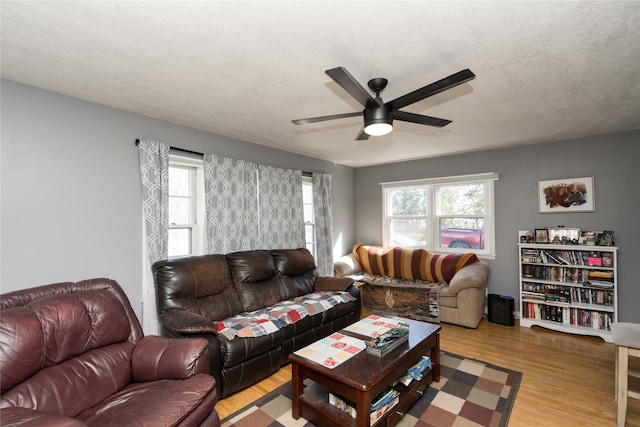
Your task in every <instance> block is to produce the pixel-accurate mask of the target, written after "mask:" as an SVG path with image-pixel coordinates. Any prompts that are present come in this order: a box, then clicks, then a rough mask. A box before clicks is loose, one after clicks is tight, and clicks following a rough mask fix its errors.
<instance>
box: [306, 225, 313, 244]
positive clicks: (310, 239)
mask: <svg viewBox="0 0 640 427" xmlns="http://www.w3.org/2000/svg"><path fill="white" fill-rule="evenodd" d="M304 235H305V239H306V241H307V243H309V242H313V240H314V239H313V237H314V232H313V224H306V225H305V226H304Z"/></svg>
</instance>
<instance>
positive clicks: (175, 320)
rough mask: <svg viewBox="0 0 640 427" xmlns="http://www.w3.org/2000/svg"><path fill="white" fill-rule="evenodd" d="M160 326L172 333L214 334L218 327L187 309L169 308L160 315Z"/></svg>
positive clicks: (181, 334) (216, 333)
mask: <svg viewBox="0 0 640 427" xmlns="http://www.w3.org/2000/svg"><path fill="white" fill-rule="evenodd" d="M160 323H162V326H163V327H164V328H165V329H167V330H169V331H171V334H169V335H171V336H173V335H180V336H185V335H193V334H207V333H208V334H215V335H218V328H216V325H215V323H214V322H212V321H211V320H209V319H207V318H206V317H203V316H200V315H199V314H197V313H194V312H192V311H187V310H169V311H167V312H164V313H162V314H161V315H160Z"/></svg>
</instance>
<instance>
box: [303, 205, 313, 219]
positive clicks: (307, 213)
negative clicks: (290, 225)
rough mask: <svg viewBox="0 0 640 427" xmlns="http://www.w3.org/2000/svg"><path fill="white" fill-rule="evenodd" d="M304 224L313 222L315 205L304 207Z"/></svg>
mask: <svg viewBox="0 0 640 427" xmlns="http://www.w3.org/2000/svg"><path fill="white" fill-rule="evenodd" d="M302 208H303V210H304V222H313V205H303V206H302Z"/></svg>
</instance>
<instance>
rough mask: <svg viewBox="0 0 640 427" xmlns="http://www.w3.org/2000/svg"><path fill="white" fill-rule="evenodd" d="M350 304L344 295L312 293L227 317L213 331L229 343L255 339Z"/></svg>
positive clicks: (347, 296)
mask: <svg viewBox="0 0 640 427" xmlns="http://www.w3.org/2000/svg"><path fill="white" fill-rule="evenodd" d="M350 301H355V298H354V297H353V296H352V295H351V294H349V293H348V292H315V293H312V294H307V295H303V296H300V297H297V298H294V299H290V300H286V301H281V302H279V303H277V304H275V305H273V306H271V307H266V308H263V309H260V310H256V311H252V312H250V313H242V314H239V315H237V316H233V317H229V318H227V319H225V320H222V321H219V322H216V328H217V329H218V333H220V335H222V336H224V337H226V338H227V339H230V340H232V339H234V338H236V337H241V338H249V337H259V336H263V335H268V334H271V333H274V332H276V331H277V330H279V329H282V328H284V327H286V326H287V325H290V324H293V323H296V322H297V321H299V320H300V319H302V318H304V317H307V316H313V315H315V314H318V313H322V312H323V311H326V310H328V309H330V308H331V307H334V306H336V305H338V304H343V303H346V302H350Z"/></svg>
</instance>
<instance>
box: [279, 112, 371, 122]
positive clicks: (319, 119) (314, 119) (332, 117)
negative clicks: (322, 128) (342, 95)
mask: <svg viewBox="0 0 640 427" xmlns="http://www.w3.org/2000/svg"><path fill="white" fill-rule="evenodd" d="M356 116H362V111H354V112H353V113H343V114H332V115H330V116H320V117H309V118H307V119H297V120H291V121H292V122H293V123H294V124H296V125H304V124H306V123H316V122H325V121H327V120H335V119H345V118H347V117H356Z"/></svg>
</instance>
